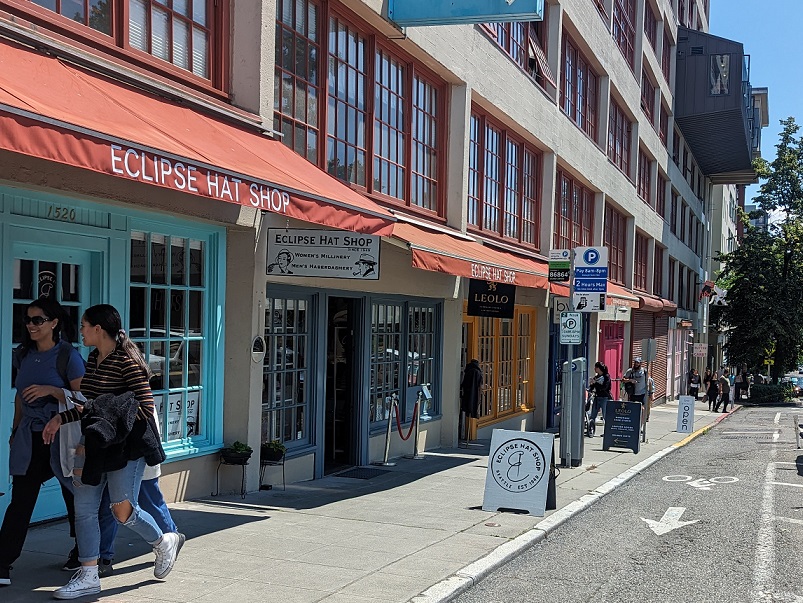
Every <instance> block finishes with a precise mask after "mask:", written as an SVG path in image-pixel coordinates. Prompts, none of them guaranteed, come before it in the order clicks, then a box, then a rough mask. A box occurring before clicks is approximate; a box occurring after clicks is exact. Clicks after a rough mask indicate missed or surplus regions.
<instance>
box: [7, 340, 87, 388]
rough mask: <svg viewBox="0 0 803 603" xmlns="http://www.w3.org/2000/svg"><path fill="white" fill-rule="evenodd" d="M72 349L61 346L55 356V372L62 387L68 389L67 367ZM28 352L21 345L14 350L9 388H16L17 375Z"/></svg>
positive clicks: (26, 348) (67, 346)
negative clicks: (61, 382)
mask: <svg viewBox="0 0 803 603" xmlns="http://www.w3.org/2000/svg"><path fill="white" fill-rule="evenodd" d="M57 345H58V344H57ZM73 349H74V348H73V346H72V345H70V344H67V345H63V346H61V349H59V353H58V355H57V356H56V371H58V373H59V376H60V377H61V379H62V381H63V382H64V387H66V388H68V389H69V387H70V378H69V377H68V376H67V367H68V366H69V364H70V354H71V353H72V351H73ZM29 351H30V348H28V347H26V346H24V345H22V344H20V345H18V346H17V347H16V348H14V351H13V352H12V354H11V387H16V385H17V373H18V372H19V369H20V367H21V366H22V361H23V360H24V359H25V357H26V356H27V355H28V352H29Z"/></svg>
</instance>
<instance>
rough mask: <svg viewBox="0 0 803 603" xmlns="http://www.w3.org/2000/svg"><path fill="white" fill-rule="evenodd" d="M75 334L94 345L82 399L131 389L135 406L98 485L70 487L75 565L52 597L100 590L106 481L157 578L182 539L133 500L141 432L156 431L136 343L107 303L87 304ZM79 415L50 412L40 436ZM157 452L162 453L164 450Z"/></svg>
mask: <svg viewBox="0 0 803 603" xmlns="http://www.w3.org/2000/svg"><path fill="white" fill-rule="evenodd" d="M81 336H82V337H83V341H84V345H87V346H94V347H95V349H94V350H93V351H92V352H91V353H90V354H89V359H88V361H87V367H86V374H85V375H84V378H83V380H82V381H81V393H83V394H84V396H86V398H87V400H94V399H95V398H97V397H99V396H101V395H103V394H113V395H115V396H121V395H122V394H125V393H127V392H132V393H133V394H134V396H135V398H136V400H137V402H139V410H138V412H137V419H136V421H135V425H134V428H133V429H132V430H131V433H130V434H129V436H128V438H127V440H126V442H125V446H124V447H123V448H122V449H121V450H120V451H116V452H115V453H114V454H107V455H105V458H104V459H103V464H104V465H103V466H104V473H103V474H102V477H101V480H100V484H98V485H88V484H80V486H78V487H76V488H75V515H76V532H77V537H78V550H79V553H80V556H79V561H80V562H81V569H79V570H78V571H77V572H76V573H75V575H74V576H73V577H72V579H71V580H70V581H69V582H68V583H67V584H66V585H65V586H63V587H61V588H59V589H58V590H56V591H55V592H54V593H53V596H54V597H55V598H56V599H75V598H78V597H82V596H84V595H90V594H97V593H99V592H100V579H99V578H98V556H99V554H100V553H99V549H100V527H99V525H98V509H99V507H100V501H101V498H102V496H103V489H104V487H105V486H106V485H107V484H108V487H109V495H110V496H111V501H112V503H111V509H112V513H113V514H114V516H115V518H116V519H117V521H118V522H119V523H121V524H123V525H125V526H128V527H129V528H131V529H132V530H133V531H134V532H136V533H137V534H139V535H140V536H141V537H142V538H143V539H144V540H145V541H146V542H148V543H149V544H150V545H151V546H153V550H154V552H155V553H156V563H155V567H154V571H153V573H154V576H156V577H157V578H160V579H161V578H164V577H166V576H167V574H169V573H170V570H172V569H173V564H174V563H175V560H176V557H177V556H178V552H179V550H180V549H181V546H182V545H183V544H184V536H183V534H178V533H176V532H168V533H163V532H162V530H161V529H159V526H158V525H157V523H156V521H155V520H154V519H153V517H152V516H151V515H149V514H148V513H146V512H145V511H143V510H142V509H141V508H140V507H139V504H138V503H137V499H138V497H139V489H140V483H141V482H142V474H143V471H144V470H145V458H144V456H143V454H142V448H143V446H142V443H143V440H144V436H143V434H144V433H146V432H148V431H150V433H151V434H152V433H155V432H156V423H155V422H156V417H155V415H154V404H153V394H152V393H151V388H150V385H149V383H148V375H149V373H150V371H149V369H148V365H147V364H146V362H145V359H144V358H143V357H142V354H141V353H140V351H139V349H138V348H137V346H136V345H135V344H134V342H132V341H131V340H130V339H129V338H128V336H127V335H126V333H125V331H124V330H123V329H122V321H121V320H120V314H119V313H118V312H117V310H116V309H115V308H114V307H113V306H110V305H108V304H100V305H97V306H92V307H90V308H87V310H86V312H85V313H84V316H83V317H82V319H81ZM80 419H81V414H80V413H79V411H77V410H72V411H66V412H63V413H60V414H58V415H56V416H55V417H53V419H52V420H51V422H50V423H48V425H47V426H46V427H45V430H44V432H43V438H50V439H52V438H53V437H54V436H55V433H56V431H58V428H59V427H60V426H61V425H62V424H63V423H69V422H71V421H76V420H80ZM159 452H160V453H161V455H162V458H164V452H163V451H161V450H160V451H159ZM94 460H97V459H94Z"/></svg>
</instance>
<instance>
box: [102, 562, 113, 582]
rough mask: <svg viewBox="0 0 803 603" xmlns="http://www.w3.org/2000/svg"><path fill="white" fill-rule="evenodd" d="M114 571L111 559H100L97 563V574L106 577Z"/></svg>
mask: <svg viewBox="0 0 803 603" xmlns="http://www.w3.org/2000/svg"><path fill="white" fill-rule="evenodd" d="M113 573H114V566H112V560H111V559H101V560H100V562H99V563H98V576H100V577H101V578H107V577H109V576H111V575H112V574H113Z"/></svg>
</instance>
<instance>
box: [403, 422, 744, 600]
mask: <svg viewBox="0 0 803 603" xmlns="http://www.w3.org/2000/svg"><path fill="white" fill-rule="evenodd" d="M740 408H742V406H737V407H736V408H734V409H733V410H732V411H731V412H729V413H727V414H724V413H723V414H722V415H721V416H719V417H717V418H716V420H715V421H714V422H713V423H711V424H710V425H706V426H705V427H701V428H700V429H698V430H697V431H695V432H694V433H691V434H689V436H688V437H686V438H684V439H683V440H681V441H680V442H677V443H675V444H672V445H670V446H667V447H666V448H664V449H662V450H659V451H658V452H656V453H655V454H653V455H652V456H650V457H648V458H646V459H644V460H643V461H641V462H640V463H637V464H636V465H633V466H632V467H631V468H630V469H628V470H626V471H623V472H622V473H620V474H619V475H617V476H616V477H614V478H613V479H610V480H608V481H607V482H605V483H604V484H602V485H601V486H599V487H598V488H595V489H594V490H592V491H591V493H590V494H586V495H584V496H581V497H580V498H579V499H577V500H575V501H573V502H570V503H569V504H568V505H566V506H565V507H563V508H562V509H559V510H557V511H555V512H554V513H553V514H552V515H550V516H549V517H547V518H546V519H544V520H542V521H539V522H538V523H537V524H536V525H535V527H533V528H532V529H530V530H528V531H526V532H524V533H523V534H521V535H519V536H517V537H516V538H514V539H513V540H509V541H508V542H506V543H504V544H502V545H500V546H498V547H497V548H495V549H494V550H493V551H491V552H490V553H488V554H487V555H485V557H482V558H480V559H477V560H476V561H474V562H473V563H470V564H469V565H467V566H466V567H464V568H463V569H460V570H457V571H456V572H455V573H454V574H452V575H451V576H449V577H448V578H444V579H443V580H441V581H440V582H438V583H437V584H434V585H432V586H430V587H429V588H428V589H427V590H425V591H424V592H422V593H421V594H419V595H416V596H415V597H413V598H412V599H410V600H409V602H408V603H447V602H448V601H451V600H452V599H454V598H456V597H458V596H460V595H461V594H463V593H464V592H466V591H467V590H469V589H470V588H472V587H473V586H475V585H477V584H478V583H479V582H480V581H482V580H483V579H484V578H486V577H487V576H488V575H489V574H491V573H493V572H494V571H496V570H497V569H499V568H500V567H502V566H503V565H505V564H506V563H508V562H509V561H511V560H513V559H515V558H516V557H519V556H520V555H522V554H523V553H524V552H525V551H527V550H528V549H530V548H532V547H533V546H535V545H536V544H538V543H539V542H541V541H542V540H544V539H545V538H546V537H547V535H548V534H550V533H551V532H553V531H555V530H556V529H557V528H559V527H560V526H562V525H563V524H564V523H566V522H567V521H568V520H569V519H571V518H572V517H574V516H575V515H578V514H580V513H582V512H583V511H585V510H586V509H587V508H589V507H590V506H591V505H593V504H594V503H595V502H597V501H598V500H599V499H601V498H602V497H603V496H605V495H607V494H610V493H611V492H613V491H614V490H615V489H616V488H618V487H619V486H622V485H623V484H625V483H627V482H629V481H630V480H631V479H633V478H634V477H636V476H637V475H638V474H639V473H641V472H642V471H643V470H644V469H646V468H647V467H650V466H651V465H654V464H655V463H657V462H658V461H660V460H661V459H662V458H664V457H665V456H667V455H669V454H671V453H673V452H675V451H676V450H678V449H679V448H682V447H683V446H685V445H686V444H688V443H689V442H691V441H692V440H694V439H696V438H698V437H700V436H701V435H703V434H704V433H707V432H708V431H710V430H711V429H713V428H714V427H715V426H716V425H719V424H720V423H721V422H722V421H724V420H725V419H727V418H728V417H729V416H731V415H732V414H733V413H735V412H736V411H738V410H739V409H740Z"/></svg>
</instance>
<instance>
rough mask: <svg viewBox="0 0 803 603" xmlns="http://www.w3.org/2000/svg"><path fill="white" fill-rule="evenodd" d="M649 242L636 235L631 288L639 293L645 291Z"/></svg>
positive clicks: (645, 238) (642, 236) (640, 235)
mask: <svg viewBox="0 0 803 603" xmlns="http://www.w3.org/2000/svg"><path fill="white" fill-rule="evenodd" d="M648 253H649V241H648V240H647V237H645V236H644V235H642V234H639V233H636V249H635V257H634V259H633V287H634V288H635V289H638V290H639V291H646V290H647V254H648Z"/></svg>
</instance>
